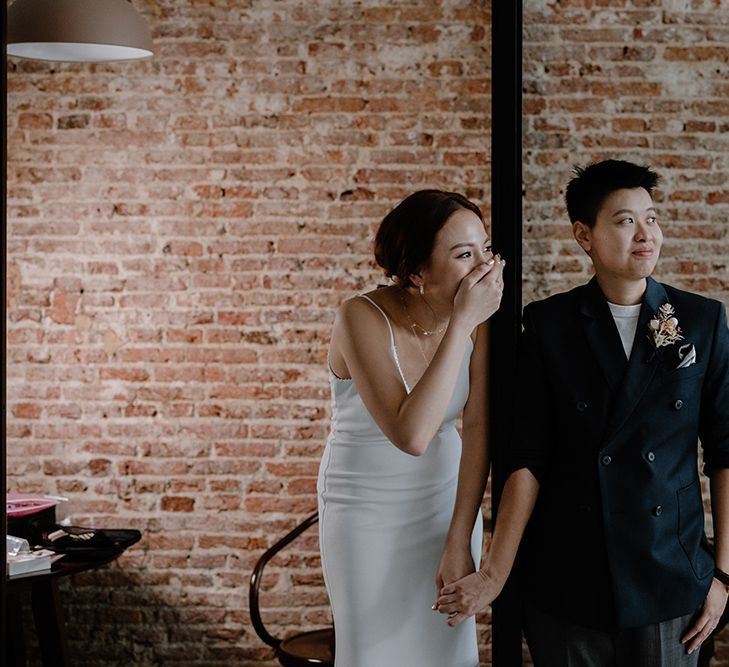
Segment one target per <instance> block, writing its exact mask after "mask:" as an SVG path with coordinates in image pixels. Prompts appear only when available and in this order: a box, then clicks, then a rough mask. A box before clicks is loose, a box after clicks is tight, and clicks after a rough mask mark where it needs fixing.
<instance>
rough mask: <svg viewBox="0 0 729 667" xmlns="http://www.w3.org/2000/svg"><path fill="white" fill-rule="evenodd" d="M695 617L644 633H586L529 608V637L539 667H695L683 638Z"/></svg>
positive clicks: (651, 627) (648, 627)
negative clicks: (682, 641)
mask: <svg viewBox="0 0 729 667" xmlns="http://www.w3.org/2000/svg"><path fill="white" fill-rule="evenodd" d="M694 616H695V615H694V614H688V615H687V616H681V617H679V618H673V619H671V620H669V621H663V622H662V623H655V624H653V625H644V626H642V627H639V628H629V629H627V630H616V631H614V632H606V631H602V630H594V629H592V628H583V627H581V626H579V625H575V624H573V623H570V622H569V621H565V620H563V619H560V618H556V617H554V616H550V615H549V614H545V613H544V612H542V611H540V610H538V609H536V608H534V607H533V606H532V605H530V604H527V605H526V619H525V621H526V622H525V634H526V640H527V644H528V645H529V651H530V652H531V654H532V660H533V661H534V667H695V666H696V665H697V664H698V659H699V651H698V650H696V651H694V652H693V653H692V654H691V655H687V654H686V646H685V645H684V644H681V641H680V640H681V636H682V635H683V633H684V632H686V630H688V629H689V627H690V625H691V621H692V620H693V619H694Z"/></svg>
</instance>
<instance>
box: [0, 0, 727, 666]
mask: <svg viewBox="0 0 729 667" xmlns="http://www.w3.org/2000/svg"><path fill="white" fill-rule="evenodd" d="M134 4H135V6H136V7H138V8H139V9H140V10H141V11H142V12H143V13H144V14H145V16H146V17H147V18H148V19H149V21H150V24H151V25H152V28H153V32H154V38H155V44H156V47H157V55H156V56H155V58H154V59H153V60H152V61H150V62H146V63H136V64H126V65H92V66H88V65H87V66H84V65H48V64H42V63H35V64H34V63H29V62H21V61H14V62H11V65H10V71H9V75H8V76H9V84H8V85H9V93H8V104H9V114H8V138H9V150H8V153H9V155H8V160H9V183H8V192H9V207H8V214H9V237H10V238H9V247H8V255H9V257H8V267H9V276H8V341H9V352H8V355H9V368H8V396H9V415H8V417H9V443H8V447H9V452H8V467H9V471H10V475H11V476H10V479H9V480H8V486H9V488H11V489H13V488H16V489H21V490H25V491H42V492H52V493H61V494H65V495H68V496H69V497H70V498H71V502H72V507H73V510H74V517H75V519H76V521H77V522H81V521H89V522H93V523H95V524H98V525H106V526H111V525H115V526H134V527H138V528H140V529H142V530H143V531H144V533H145V537H144V540H143V542H142V543H141V545H140V546H139V547H136V548H135V549H134V550H132V551H131V552H130V553H129V554H128V555H127V556H125V557H124V558H123V559H122V560H121V562H120V563H119V566H118V567H113V568H110V569H108V570H106V571H105V572H104V573H95V574H93V575H89V576H86V577H84V578H77V580H76V581H75V583H74V585H73V586H71V585H69V584H66V585H65V587H64V595H65V600H66V602H67V603H68V609H69V612H70V616H71V618H72V619H73V624H72V625H71V626H70V628H69V630H70V639H71V648H72V651H73V652H74V654H75V655H76V656H81V657H78V658H77V659H78V664H86V665H109V664H139V665H142V664H154V663H157V664H175V665H184V664H190V665H193V664H194V665H218V664H219V665H228V664H244V665H248V664H250V665H253V664H261V665H264V664H269V665H271V664H274V663H273V662H271V661H270V660H269V659H270V656H271V653H270V651H268V650H267V649H266V648H265V647H263V645H262V644H261V643H260V641H259V640H258V639H257V638H256V637H255V636H254V635H253V633H252V630H251V628H250V623H249V619H248V613H247V578H248V575H249V573H250V571H251V568H252V566H253V563H254V562H255V560H256V558H257V557H258V556H259V555H260V553H261V552H262V550H263V549H264V548H265V547H266V546H268V545H270V544H271V543H272V542H273V541H274V539H275V538H276V537H278V536H280V535H281V534H282V533H283V532H285V531H286V530H287V529H289V528H290V527H292V526H293V525H294V524H295V523H296V522H297V521H298V520H300V519H301V518H303V517H304V516H306V515H307V514H308V513H309V512H310V511H312V510H313V509H314V507H315V491H314V484H315V482H314V478H315V474H316V468H317V465H318V457H319V455H320V452H321V449H322V446H323V441H324V438H325V435H326V431H327V417H328V414H329V405H328V388H327V378H326V373H325V368H324V362H325V354H326V343H327V340H328V335H329V327H330V324H331V321H332V315H333V310H334V308H335V307H336V306H337V305H338V304H339V303H340V302H341V301H342V300H343V299H344V298H346V297H347V296H348V295H350V294H351V293H352V292H354V291H357V290H360V289H368V288H369V287H371V286H372V285H373V284H374V283H375V282H376V280H377V278H378V273H377V272H376V271H375V270H374V268H373V266H372V263H371V259H370V255H371V238H372V231H373V229H374V226H375V225H376V223H377V221H378V220H379V218H380V217H381V216H382V214H383V213H384V212H385V211H386V210H387V209H388V208H389V207H390V206H391V205H392V204H393V203H394V202H396V201H397V200H398V199H400V198H401V197H402V196H404V195H405V194H407V193H408V192H410V191H412V190H414V189H417V188H420V187H426V186H435V187H448V188H452V189H455V190H460V191H463V192H465V193H466V194H468V195H469V196H471V197H473V198H475V199H476V200H477V201H479V202H483V203H486V204H487V202H488V198H489V195H490V193H489V173H490V172H489V164H488V154H489V138H488V135H489V131H490V122H489V107H490V96H489V94H490V63H489V37H488V33H489V29H490V12H489V8H490V2H487V1H486V0H484V1H482V2H481V1H479V2H468V1H466V0H463V1H457V0H444V1H443V2H440V3H432V2H427V1H426V0H411V1H410V2H402V1H400V2H384V1H383V2H380V3H377V2H374V1H369V0H368V1H367V2H364V3H354V2H352V3H340V2H335V1H334V0H318V1H310V2H302V1H299V0H296V1H295V0H282V1H281V2H275V3H274V2H265V1H263V0H260V1H255V0H254V1H253V2H244V0H238V1H237V2H236V1H235V0H229V1H228V2H226V1H225V0H217V1H211V2H209V3H199V2H194V1H193V0H188V1H187V2H185V1H184V0H174V1H173V0H167V1H166V2H159V1H157V2H152V1H151V0H134ZM524 4H525V21H524V23H525V28H524V30H525V45H524V73H525V87H526V94H525V102H524V106H525V115H524V119H525V133H524V134H525V147H524V168H525V188H526V196H525V225H524V233H525V244H524V250H525V257H524V259H525V271H524V274H525V283H524V297H525V301H529V300H531V299H533V298H537V297H541V296H544V295H546V294H548V293H551V292H553V291H557V290H560V289H564V288H565V287H568V286H571V285H573V284H576V283H578V282H581V281H583V280H584V279H585V278H586V277H587V275H588V274H587V264H586V262H585V261H584V258H582V257H581V255H580V253H579V249H578V248H577V247H576V246H575V245H574V242H571V241H570V238H569V226H568V225H567V223H566V221H565V214H564V210H563V206H562V203H561V196H562V194H561V188H562V187H563V185H564V181H565V178H566V177H567V175H568V171H569V168H570V166H571V165H572V164H574V163H584V162H586V161H589V160H591V159H597V158H600V157H604V156H608V155H611V156H612V155H620V156H625V157H627V158H632V159H636V160H639V161H642V162H650V163H652V164H654V165H655V166H656V167H658V168H659V169H660V171H661V172H662V174H663V175H664V182H663V186H662V189H661V192H660V193H659V196H658V197H657V199H658V201H659V210H660V215H661V219H662V221H663V225H664V230H665V233H666V236H667V241H666V246H665V250H664V258H663V261H662V263H661V268H660V277H661V278H662V279H665V280H666V281H668V282H672V283H674V284H676V285H679V286H684V287H688V288H690V289H696V290H698V291H701V292H703V293H706V294H709V295H712V296H715V297H718V298H722V299H723V300H724V301H725V302H726V301H729V284H728V281H727V258H728V257H729V252H728V250H729V244H728V242H727V234H726V222H727V217H728V213H729V194H728V192H729V186H728V185H727V178H728V176H727V174H729V171H728V170H727V166H729V165H727V161H728V160H729V142H728V141H727V137H728V136H729V135H728V131H729V120H728V118H729V115H728V114H727V112H728V111H729V106H728V104H727V102H726V99H727V92H728V88H727V86H728V85H729V83H728V82H727V77H728V76H729V69H728V67H727V51H729V18H728V17H729V5H728V4H727V3H726V2H725V1H723V0H722V1H718V2H717V1H712V2H709V1H708V0H706V1H695V0H694V1H689V0H686V1H685V2H684V1H680V2H679V1H678V0H664V1H663V2H659V1H657V0H656V1H653V2H651V1H650V0H634V1H633V2H628V1H627V0H622V1H621V0H617V1H610V2H607V1H606V0H595V1H592V0H582V1H578V0H571V1H567V2H559V1H558V2H549V3H548V2H546V1H540V2H537V1H534V0H526V1H525V3H524ZM485 208H486V210H487V208H488V207H487V206H486V207H485ZM487 212H488V211H487ZM99 583H101V584H105V583H108V584H110V588H109V589H106V588H104V587H103V586H101V585H99ZM265 587H266V589H267V590H266V592H265V593H264V597H265V603H266V604H265V606H266V614H265V620H267V621H269V622H270V623H271V629H272V630H273V631H274V633H279V634H283V633H285V632H287V631H289V630H291V629H292V628H297V627H316V626H319V625H321V624H323V623H325V622H326V621H327V620H328V608H327V605H326V598H325V595H324V592H323V589H322V587H321V577H320V574H319V563H318V545H317V541H316V535H315V534H314V531H312V534H309V535H307V536H305V537H304V538H303V539H301V540H300V541H299V542H297V543H296V548H295V549H291V550H289V551H287V552H286V553H285V557H283V558H280V559H279V560H278V561H277V562H276V563H275V565H274V566H273V567H271V570H270V575H269V576H268V577H267V578H266V581H265ZM489 637H490V632H489V628H488V625H487V624H484V625H482V630H481V639H482V644H483V651H482V657H483V658H484V659H485V660H487V659H488V656H489V650H488V646H487V644H488V641H489ZM723 650H724V654H723V655H724V656H725V659H726V657H727V656H729V647H727V646H726V644H725V646H724V649H723Z"/></svg>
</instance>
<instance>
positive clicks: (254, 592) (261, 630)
mask: <svg viewBox="0 0 729 667" xmlns="http://www.w3.org/2000/svg"><path fill="white" fill-rule="evenodd" d="M318 521H319V512H314V514H312V515H311V516H309V517H307V518H306V519H304V521H302V522H301V523H300V524H299V525H298V526H296V527H295V528H294V529H293V530H291V531H290V532H288V533H286V535H284V536H283V537H282V538H281V539H280V540H279V541H278V542H276V544H274V545H273V546H272V547H271V548H270V549H268V550H267V551H266V552H265V553H264V554H263V555H262V556H261V557H260V558H259V559H258V562H257V563H256V566H255V567H254V568H253V573H252V574H251V582H250V587H249V589H248V601H249V604H250V612H251V623H253V629H254V630H255V631H256V634H257V635H258V636H259V637H260V638H261V640H262V641H263V642H265V643H266V644H268V645H269V646H272V647H273V648H274V649H278V647H279V645H280V644H281V640H280V639H277V638H276V637H274V636H273V635H271V633H269V632H268V630H266V627H265V626H264V625H263V620H262V619H261V610H260V606H259V603H258V594H259V589H260V587H261V579H262V578H263V570H264V568H265V567H266V565H267V564H268V561H270V560H271V559H272V558H273V557H274V556H275V555H276V554H277V553H278V552H279V551H281V549H283V548H284V547H285V546H287V545H288V544H290V543H291V542H293V541H294V540H295V539H296V538H297V537H298V536H299V535H301V533H303V532H304V531H305V530H307V529H308V528H310V527H311V526H313V525H314V524H315V523H317V522H318Z"/></svg>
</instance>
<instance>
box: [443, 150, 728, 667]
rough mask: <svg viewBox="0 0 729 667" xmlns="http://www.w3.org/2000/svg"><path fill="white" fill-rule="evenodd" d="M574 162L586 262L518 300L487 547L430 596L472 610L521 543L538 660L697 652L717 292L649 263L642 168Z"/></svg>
mask: <svg viewBox="0 0 729 667" xmlns="http://www.w3.org/2000/svg"><path fill="white" fill-rule="evenodd" d="M575 171H576V176H575V178H573V179H572V180H571V181H570V183H569V185H568V187H567V193H566V201H567V210H568V213H569V216H570V220H571V222H572V229H573V234H574V237H575V239H576V241H577V243H578V244H579V245H580V246H581V247H582V249H583V250H584V251H585V252H586V253H587V254H588V255H589V257H590V259H591V260H592V263H593V266H594V269H595V276H594V277H593V278H592V280H590V282H589V283H587V284H586V285H583V286H581V287H577V288H576V289H573V290H571V291H568V292H565V293H562V294H556V295H554V296H551V297H549V298H547V299H544V300H543V301H537V302H534V303H531V304H529V305H528V306H527V307H526V308H525V309H524V314H523V335H522V341H521V342H522V345H521V353H520V367H519V388H520V389H519V393H518V405H519V409H520V410H521V414H520V415H519V418H518V424H517V425H516V427H515V438H514V443H513V447H512V470H513V472H512V473H511V475H510V476H509V478H508V479H507V482H506V485H505V487H504V492H503V496H502V499H501V503H500V506H499V512H498V519H497V522H496V526H495V530H494V534H493V539H492V544H491V548H490V550H489V552H488V554H487V555H486V556H485V558H484V562H483V566H482V568H481V570H480V571H478V572H475V573H473V574H471V575H469V576H467V577H465V578H463V579H461V580H459V581H457V582H455V583H453V584H451V585H448V586H445V587H444V588H443V589H442V590H441V594H440V597H439V599H438V601H437V608H438V610H439V611H440V612H441V613H446V614H449V620H448V622H449V623H450V624H452V625H456V624H458V623H459V622H461V621H462V620H463V619H464V618H467V617H468V616H470V615H471V614H473V613H476V612H479V611H483V610H484V609H485V608H486V607H487V606H488V605H489V604H490V603H491V601H492V600H493V599H494V598H495V597H496V596H497V595H498V594H499V592H500V591H501V589H502V587H503V585H504V583H505V581H506V579H507V577H508V575H509V573H510V571H511V569H512V566H513V564H514V561H515V559H516V556H517V549H518V548H519V544H520V543H522V547H521V549H519V573H520V574H519V580H520V583H521V585H522V588H523V592H524V598H525V631H526V637H527V642H528V644H529V648H530V651H531V653H532V657H533V659H534V663H535V665H536V666H537V667H542V666H545V667H560V666H562V665H570V666H583V665H584V666H585V667H587V666H589V667H600V666H602V665H606V666H607V665H611V666H613V665H620V666H621V667H623V666H630V665H636V666H638V665H641V666H644V665H659V666H661V667H667V666H674V665H676V666H678V665H695V664H696V661H697V659H698V651H697V649H698V647H699V646H700V644H701V642H703V641H704V639H706V637H708V636H709V634H710V633H711V632H712V630H713V629H714V627H715V626H716V624H717V623H718V620H719V618H720V617H721V614H722V612H723V610H724V607H725V605H726V601H727V594H728V592H729V331H728V330H727V320H726V314H725V308H724V305H723V304H721V303H720V302H718V301H715V300H711V299H707V298H704V297H702V296H698V295H696V294H691V293H689V292H685V291H683V290H679V289H676V288H674V287H670V286H668V285H663V284H661V283H659V282H657V281H655V280H654V279H653V278H651V277H650V276H651V274H652V273H653V270H654V268H655V266H656V261H657V260H658V256H659V253H660V250H661V244H662V241H663V236H662V232H661V229H660V227H659V225H658V221H657V217H656V210H655V207H654V203H653V199H652V192H653V189H654V187H655V185H656V183H657V179H658V177H657V175H656V174H655V173H654V172H653V171H651V170H650V169H648V168H646V167H641V166H638V165H635V164H632V163H630V162H625V161H618V160H608V161H605V162H600V163H597V164H593V165H591V166H589V167H587V168H586V169H579V168H577V169H576V170H575ZM492 382H494V384H495V385H496V386H498V379H496V380H492ZM699 440H700V442H701V448H702V454H703V465H704V472H705V474H706V475H707V476H708V478H709V481H710V492H711V504H712V518H713V529H714V530H713V532H714V544H713V548H712V547H711V546H710V544H709V543H708V542H707V539H706V535H705V533H704V508H703V502H702V494H701V483H700V479H699V472H698V467H699V466H698V462H699V459H698V451H697V450H698V441H699ZM522 537H523V540H522Z"/></svg>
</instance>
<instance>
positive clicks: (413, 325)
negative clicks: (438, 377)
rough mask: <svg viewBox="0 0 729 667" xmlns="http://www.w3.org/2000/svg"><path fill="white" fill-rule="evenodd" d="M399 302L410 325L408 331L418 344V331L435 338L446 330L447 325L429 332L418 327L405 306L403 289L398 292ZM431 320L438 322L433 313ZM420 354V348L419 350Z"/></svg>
mask: <svg viewBox="0 0 729 667" xmlns="http://www.w3.org/2000/svg"><path fill="white" fill-rule="evenodd" d="M400 302H401V303H402V308H403V310H404V311H405V316H406V317H407V318H408V322H409V323H410V330H411V331H412V332H413V335H414V336H415V339H416V340H418V344H420V341H419V339H418V330H420V333H421V334H422V335H423V336H437V335H438V334H442V333H443V332H444V331H445V330H446V327H447V326H448V325H445V324H444V325H443V326H442V327H441V328H440V329H433V331H430V330H428V329H426V328H425V327H422V326H420V325H419V324H418V323H417V322H416V321H415V320H414V319H413V317H412V315H410V311H409V310H408V307H407V304H406V303H405V290H404V289H403V290H402V291H401V292H400ZM425 303H426V305H427V306H428V308H430V305H429V304H428V302H427V301H426V302H425ZM430 309H431V311H432V310H433V309H432V308H430ZM433 319H435V321H436V322H437V321H438V318H437V317H436V316H435V312H433ZM421 352H422V348H421ZM423 356H425V355H423Z"/></svg>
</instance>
